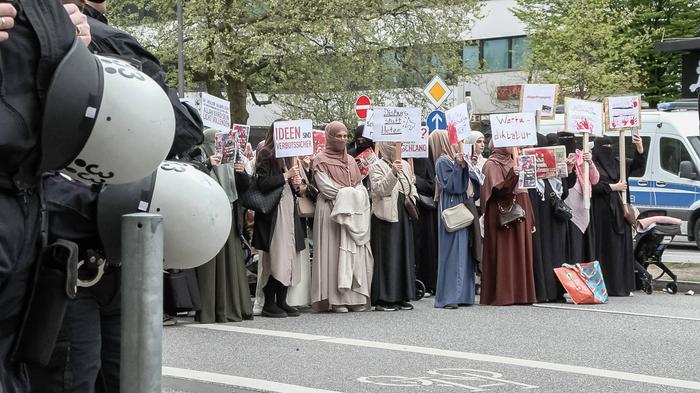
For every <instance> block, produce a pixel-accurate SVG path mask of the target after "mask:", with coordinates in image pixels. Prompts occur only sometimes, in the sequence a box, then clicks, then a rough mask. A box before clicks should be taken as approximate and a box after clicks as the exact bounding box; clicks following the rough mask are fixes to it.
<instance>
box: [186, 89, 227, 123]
mask: <svg viewBox="0 0 700 393" xmlns="http://www.w3.org/2000/svg"><path fill="white" fill-rule="evenodd" d="M185 97H186V98H187V99H188V103H190V104H192V106H193V107H194V108H195V109H197V111H198V112H199V115H200V116H201V118H202V123H203V124H204V127H207V128H213V129H215V130H218V131H224V132H228V131H229V130H230V129H231V105H230V103H229V102H228V101H226V100H223V99H221V98H219V97H214V96H213V95H210V94H207V93H204V92H196V93H187V94H186V95H185Z"/></svg>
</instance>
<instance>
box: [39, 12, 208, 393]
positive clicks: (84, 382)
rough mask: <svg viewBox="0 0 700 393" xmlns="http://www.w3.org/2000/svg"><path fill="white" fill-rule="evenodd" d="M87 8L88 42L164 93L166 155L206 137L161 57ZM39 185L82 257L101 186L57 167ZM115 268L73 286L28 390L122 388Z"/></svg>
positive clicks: (57, 226) (93, 240) (56, 230)
mask: <svg viewBox="0 0 700 393" xmlns="http://www.w3.org/2000/svg"><path fill="white" fill-rule="evenodd" d="M84 12H85V14H86V15H87V16H88V23H89V24H90V33H91V35H92V42H91V44H90V46H89V48H90V49H91V50H92V51H93V52H95V53H97V54H100V55H105V56H116V57H119V58H121V59H123V60H126V61H129V62H132V63H135V65H137V66H140V67H141V69H142V71H143V72H144V73H145V74H147V75H148V76H150V77H151V78H153V79H154V80H155V81H156V82H157V83H158V84H159V85H160V86H161V87H162V88H163V90H164V91H166V92H167V93H168V96H169V98H170V101H171V103H172V105H173V109H174V112H175V123H176V131H175V139H174V142H173V145H172V147H171V150H170V153H169V157H173V156H175V155H180V154H182V153H184V152H186V151H187V150H189V149H190V148H191V147H192V146H194V145H197V144H200V143H201V142H202V141H203V139H204V136H203V134H202V124H201V120H200V119H199V117H198V116H197V115H196V114H193V113H191V112H190V109H189V108H188V107H187V106H185V105H183V104H182V103H181V102H180V100H179V99H178V98H177V94H176V93H175V91H174V90H172V89H170V88H169V87H168V86H167V84H166V82H165V73H164V72H163V70H162V68H161V65H160V63H159V62H158V60H157V59H156V58H155V57H154V56H153V55H152V54H151V53H149V52H148V51H147V50H145V49H144V48H143V47H142V46H141V45H140V44H139V43H138V42H137V41H136V40H135V39H134V38H133V37H132V36H130V35H129V34H127V33H125V32H123V31H121V30H118V29H115V28H113V27H111V26H109V25H107V19H106V18H105V17H104V15H102V14H101V13H99V12H97V11H96V10H94V9H93V8H91V7H90V6H86V7H85V10H84ZM44 186H45V189H46V194H47V203H48V210H49V214H50V222H51V226H50V235H51V237H52V238H53V237H63V238H65V239H67V240H71V241H75V242H77V243H78V244H79V247H80V255H81V259H84V258H85V257H86V255H87V254H88V253H90V252H91V251H92V250H100V249H101V248H102V247H101V242H100V239H99V238H98V237H97V224H96V214H95V210H96V201H97V198H98V194H99V189H97V188H94V187H92V188H91V187H87V186H84V185H82V184H79V183H76V182H73V181H72V180H68V179H65V178H63V177H61V175H56V174H54V175H47V176H46V177H45V179H44ZM88 250H90V251H88ZM120 274H121V272H120V269H119V268H118V267H115V266H111V265H109V261H108V266H107V267H106V268H105V271H104V275H103V276H102V278H101V279H100V281H99V282H98V283H97V284H95V285H94V286H92V287H89V288H79V289H78V294H77V296H76V299H74V300H72V301H71V302H70V303H69V304H68V309H67V310H66V314H65V317H64V320H63V325H62V328H61V335H60V337H59V339H58V341H57V342H56V346H55V348H54V352H53V354H52V358H51V362H50V364H49V365H48V366H47V367H31V368H30V377H31V382H32V391H33V392H37V393H39V392H41V393H63V392H75V393H83V392H87V393H92V392H95V391H96V392H110V393H112V392H114V393H118V392H119V365H120V342H121V340H120V333H121V332H120V329H121V326H120V322H121V321H120V318H121V303H120V296H121V294H120V287H121V278H120Z"/></svg>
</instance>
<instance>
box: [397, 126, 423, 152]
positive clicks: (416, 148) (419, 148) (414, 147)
mask: <svg viewBox="0 0 700 393" xmlns="http://www.w3.org/2000/svg"><path fill="white" fill-rule="evenodd" d="M420 129H421V140H420V141H419V142H418V143H414V142H404V143H402V144H401V157H402V158H427V157H428V135H429V134H430V131H429V130H428V127H427V126H421V128H420Z"/></svg>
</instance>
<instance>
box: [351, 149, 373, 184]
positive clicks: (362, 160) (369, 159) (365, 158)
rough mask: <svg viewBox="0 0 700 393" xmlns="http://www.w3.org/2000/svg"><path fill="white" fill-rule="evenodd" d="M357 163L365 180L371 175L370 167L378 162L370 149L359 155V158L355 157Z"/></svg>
mask: <svg viewBox="0 0 700 393" xmlns="http://www.w3.org/2000/svg"><path fill="white" fill-rule="evenodd" d="M355 161H357V166H358V167H359V168H360V173H361V174H362V178H363V179H364V178H365V177H366V176H367V174H368V173H369V167H370V166H371V165H372V164H374V163H375V162H376V161H377V155H376V154H374V150H373V149H372V148H371V147H369V148H367V150H365V151H363V152H362V153H360V154H358V155H357V157H355Z"/></svg>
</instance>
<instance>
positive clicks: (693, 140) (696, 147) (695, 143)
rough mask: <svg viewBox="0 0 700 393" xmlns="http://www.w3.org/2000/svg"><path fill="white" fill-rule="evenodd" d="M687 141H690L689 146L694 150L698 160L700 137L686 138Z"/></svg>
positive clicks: (699, 155)
mask: <svg viewBox="0 0 700 393" xmlns="http://www.w3.org/2000/svg"><path fill="white" fill-rule="evenodd" d="M688 141H690V146H693V150H695V155H697V156H698V157H699V158H700V136H691V137H688Z"/></svg>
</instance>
